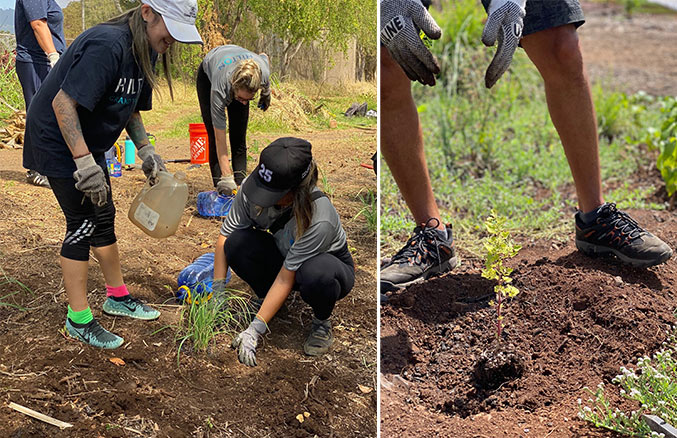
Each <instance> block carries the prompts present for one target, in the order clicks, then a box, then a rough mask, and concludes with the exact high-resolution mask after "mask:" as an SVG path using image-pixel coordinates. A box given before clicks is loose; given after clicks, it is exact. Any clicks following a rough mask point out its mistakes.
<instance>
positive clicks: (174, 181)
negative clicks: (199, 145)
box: [128, 171, 188, 238]
mask: <svg viewBox="0 0 677 438" xmlns="http://www.w3.org/2000/svg"><path fill="white" fill-rule="evenodd" d="M185 178H186V176H185V175H184V174H183V173H181V172H177V173H176V175H172V174H171V173H169V172H162V171H161V172H158V177H157V183H156V184H155V185H153V186H151V185H150V181H146V184H145V185H144V186H143V188H142V189H141V192H140V193H139V194H138V195H137V196H136V198H134V201H132V205H131V207H130V208H129V215H128V217H129V220H130V221H132V223H133V224H134V225H136V226H137V227H139V228H141V229H142V230H143V231H144V232H145V233H146V234H148V235H149V236H151V237H155V238H162V237H168V236H171V235H172V234H174V233H176V230H177V229H178V228H179V222H180V221H181V215H182V214H183V209H184V208H185V206H186V201H188V185H187V184H186V182H185Z"/></svg>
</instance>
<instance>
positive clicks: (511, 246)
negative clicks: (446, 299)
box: [482, 210, 522, 340]
mask: <svg viewBox="0 0 677 438" xmlns="http://www.w3.org/2000/svg"><path fill="white" fill-rule="evenodd" d="M507 221H508V220H507V219H506V218H505V217H502V216H498V215H497V214H496V212H495V211H493V210H492V212H491V215H490V216H489V217H488V218H487V219H486V220H485V221H484V225H485V227H486V229H487V232H488V233H489V237H487V238H486V239H485V241H484V249H485V250H486V259H485V262H484V269H482V277H484V278H486V279H488V280H495V281H496V282H497V284H496V285H495V286H494V294H495V295H496V299H495V300H492V301H491V302H490V303H489V304H490V305H492V306H494V307H495V308H496V337H497V338H498V339H499V340H500V339H501V333H502V331H503V327H504V325H503V318H504V316H503V314H502V310H503V304H504V302H505V300H506V299H508V298H514V297H515V296H517V294H518V293H519V289H517V288H516V287H515V286H513V285H512V278H511V277H510V274H512V268H510V267H508V266H505V264H504V263H505V261H506V260H508V259H510V258H512V257H515V256H516V255H517V253H518V252H519V250H520V249H522V247H521V246H520V245H518V244H516V243H515V242H514V241H513V239H512V237H511V236H510V232H509V231H508V230H506V223H507Z"/></svg>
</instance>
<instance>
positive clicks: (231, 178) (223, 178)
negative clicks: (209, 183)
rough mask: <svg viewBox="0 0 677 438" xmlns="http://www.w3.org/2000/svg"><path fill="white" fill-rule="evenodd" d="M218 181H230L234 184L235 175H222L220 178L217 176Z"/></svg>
mask: <svg viewBox="0 0 677 438" xmlns="http://www.w3.org/2000/svg"><path fill="white" fill-rule="evenodd" d="M219 181H223V182H232V183H233V184H235V176H234V175H224V176H222V177H221V178H219Z"/></svg>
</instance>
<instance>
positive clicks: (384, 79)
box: [380, 47, 444, 230]
mask: <svg viewBox="0 0 677 438" xmlns="http://www.w3.org/2000/svg"><path fill="white" fill-rule="evenodd" d="M380 108H381V153H382V154H383V158H384V159H385V161H386V163H387V164H388V167H389V168H390V172H391V173H392V174H393V178H395V182H396V183H397V187H398V188H399V189H400V193H401V194H402V198H404V202H406V203H407V207H409V210H410V211H411V214H412V215H413V216H414V220H415V221H416V223H417V224H424V223H426V222H427V221H428V219H432V218H435V219H438V225H437V229H439V230H443V229H444V225H443V223H442V220H441V218H440V212H439V210H438V208H437V204H436V203H435V196H434V195H433V190H432V186H431V184H430V175H429V174H428V166H427V165H426V161H425V153H424V150H423V134H422V131H421V124H420V121H419V118H418V112H417V110H416V104H415V103H414V98H413V96H412V94H411V81H410V80H409V78H408V77H407V75H405V74H404V71H403V70H402V68H401V67H400V66H399V65H398V64H397V62H396V61H395V60H394V59H393V58H392V57H391V56H390V53H389V52H388V49H386V48H385V47H381V104H380Z"/></svg>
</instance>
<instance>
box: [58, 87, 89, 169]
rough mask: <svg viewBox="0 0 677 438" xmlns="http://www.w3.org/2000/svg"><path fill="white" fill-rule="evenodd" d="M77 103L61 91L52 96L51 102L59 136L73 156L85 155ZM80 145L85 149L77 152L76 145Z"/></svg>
mask: <svg viewBox="0 0 677 438" xmlns="http://www.w3.org/2000/svg"><path fill="white" fill-rule="evenodd" d="M77 106H78V103H77V102H76V101H75V100H74V99H73V98H71V97H70V96H69V95H67V94H66V93H64V91H63V90H59V92H58V93H57V94H56V96H54V100H53V101H52V108H53V109H54V115H55V116H56V121H57V123H58V124H59V129H60V130H61V135H62V136H63V139H64V140H65V141H66V144H67V145H68V148H69V149H70V150H71V153H72V154H73V156H82V155H87V151H86V148H87V145H86V144H85V138H84V137H83V136H82V127H81V126H80V118H79V117H78V111H77ZM80 143H82V145H84V147H85V149H83V150H78V145H79V144H80Z"/></svg>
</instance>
